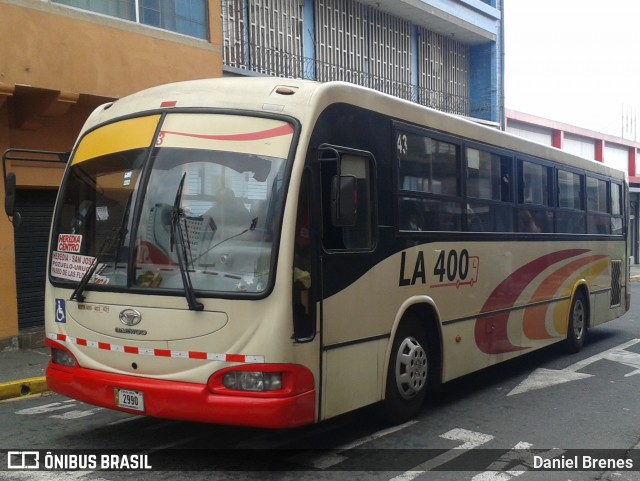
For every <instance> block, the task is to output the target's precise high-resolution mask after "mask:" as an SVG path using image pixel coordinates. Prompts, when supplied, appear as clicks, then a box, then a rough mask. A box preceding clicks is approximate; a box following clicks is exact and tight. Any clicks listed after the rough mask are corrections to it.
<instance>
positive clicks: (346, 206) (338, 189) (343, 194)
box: [331, 175, 358, 227]
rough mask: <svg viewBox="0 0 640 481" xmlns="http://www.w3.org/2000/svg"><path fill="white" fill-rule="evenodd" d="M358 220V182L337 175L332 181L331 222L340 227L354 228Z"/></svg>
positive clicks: (349, 177)
mask: <svg viewBox="0 0 640 481" xmlns="http://www.w3.org/2000/svg"><path fill="white" fill-rule="evenodd" d="M357 219H358V180H357V179H356V178H355V176H353V175H340V176H339V175H336V176H334V177H333V179H332V180H331V220H332V221H333V224H334V225H335V226H338V227H352V226H354V225H356V222H357Z"/></svg>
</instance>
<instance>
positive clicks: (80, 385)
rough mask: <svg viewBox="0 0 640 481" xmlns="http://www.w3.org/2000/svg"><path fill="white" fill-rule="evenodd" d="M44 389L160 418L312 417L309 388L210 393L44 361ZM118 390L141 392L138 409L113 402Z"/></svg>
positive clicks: (248, 422) (290, 421)
mask: <svg viewBox="0 0 640 481" xmlns="http://www.w3.org/2000/svg"><path fill="white" fill-rule="evenodd" d="M46 378H47V384H48V385H49V389H51V390H52V391H55V392H57V393H59V394H62V395H64V396H68V397H71V398H74V399H77V400H79V401H83V402H86V403H89V404H94V405H96V406H101V407H105V408H109V409H115V410H118V411H123V412H127V413H132V414H140V415H145V416H152V417H158V418H165V419H175V420H181V421H195V422H204V423H213V424H227V425H235V426H251V427H258V428H268V429H283V428H292V427H296V426H302V425H305V424H311V423H313V422H315V391H314V390H311V391H307V392H305V393H301V394H297V395H294V396H287V397H275V396H274V397H251V396H246V395H227V394H224V395H221V394H213V393H211V392H210V391H209V389H208V388H207V385H206V384H195V383H187V382H178V381H165V380H159V379H149V378H142V377H133V376H125V375H121V374H114V373H108V372H103V371H95V370H91V369H86V368H82V367H75V368H73V369H71V370H67V369H64V368H62V369H61V368H59V367H58V366H57V365H56V364H53V363H51V362H49V365H48V367H47V370H46ZM118 390H129V391H135V392H137V393H142V397H141V399H143V405H144V410H142V411H139V410H134V409H127V408H122V407H119V406H118V405H117V404H116V399H117V396H118V394H117V393H118Z"/></svg>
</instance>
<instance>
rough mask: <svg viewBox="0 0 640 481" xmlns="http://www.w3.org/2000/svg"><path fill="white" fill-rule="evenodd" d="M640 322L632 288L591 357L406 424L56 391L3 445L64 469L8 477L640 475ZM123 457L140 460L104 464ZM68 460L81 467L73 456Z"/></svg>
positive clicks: (466, 383) (454, 401) (454, 392)
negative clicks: (155, 413) (238, 424)
mask: <svg viewBox="0 0 640 481" xmlns="http://www.w3.org/2000/svg"><path fill="white" fill-rule="evenodd" d="M639 319H640V283H633V284H632V307H631V310H630V311H629V312H628V313H627V314H626V315H625V316H624V317H623V318H621V319H618V320H616V321H613V322H610V323H608V324H605V325H603V326H599V327H597V328H595V329H592V330H590V332H589V338H588V341H587V344H586V345H585V347H584V348H583V350H582V351H581V352H580V353H578V354H575V355H567V354H566V353H565V352H564V351H563V349H562V347H561V346H558V347H552V348H551V349H546V350H544V351H540V352H536V353H533V354H530V355H527V356H524V357H522V358H520V359H517V360H515V361H512V362H510V363H507V364H503V365H499V366H495V367H493V368H490V369H487V370H485V371H482V372H480V373H477V374H474V375H471V376H467V377H465V378H463V379H460V380H456V381H454V382H452V383H450V384H448V385H446V386H445V387H444V389H443V392H442V393H441V394H439V396H438V397H437V398H435V399H430V400H429V401H428V402H427V404H426V405H425V406H424V408H423V410H422V411H421V413H420V415H419V416H418V417H417V418H416V419H415V420H413V421H410V422H408V423H405V424H402V425H399V426H388V425H384V424H382V423H380V422H379V421H377V420H376V416H375V410H374V409H365V410H362V411H360V412H356V413H353V414H350V415H347V416H342V417H340V418H338V419H334V420H331V421H328V422H325V423H321V424H319V425H315V426H310V427H305V428H302V429H296V430H290V431H267V430H257V429H243V428H235V427H225V426H214V425H198V424H193V423H184V422H175V421H166V420H162V419H152V418H144V417H139V416H133V415H129V414H125V413H120V412H116V411H110V410H106V409H102V408H96V407H93V406H90V405H86V404H83V403H80V402H77V401H74V400H70V399H67V398H64V397H62V396H59V395H57V394H49V395H43V396H34V397H28V398H21V399H18V400H15V401H8V402H2V403H0V417H1V418H2V420H3V421H2V426H3V429H2V431H3V437H2V450H3V451H4V452H5V453H6V451H7V450H11V451H32V452H34V451H35V452H39V453H41V454H42V455H41V456H40V459H39V461H40V466H41V468H42V466H43V465H44V453H46V452H50V454H51V456H52V457H50V458H49V461H51V460H52V459H53V460H54V461H55V459H54V458H57V459H58V461H59V463H58V465H57V469H55V470H53V471H51V470H44V469H41V470H39V471H28V470H6V466H7V461H6V460H1V461H0V462H1V463H2V469H3V470H2V471H0V478H2V479H9V480H27V479H28V480H51V479H76V480H81V481H95V480H109V481H117V480H122V479H174V478H180V479H184V478H185V477H186V475H185V472H186V471H189V473H188V476H189V478H190V479H193V480H204V479H225V480H226V479H229V480H231V479H256V480H257V479H292V480H293V479H303V480H304V479H326V480H338V479H344V478H345V477H349V478H351V479H354V480H357V479H367V480H369V479H371V480H394V481H409V480H413V479H417V480H426V479H437V480H463V479H468V480H474V481H507V480H510V479H512V478H513V479H515V478H518V480H522V481H530V480H535V481H538V480H563V481H567V480H572V481H576V480H609V481H613V480H616V481H627V480H640V454H639V453H640V444H639V443H640V403H639V402H638V392H639V388H640V375H639V374H640V324H639ZM111 453H119V454H123V453H124V455H125V456H129V458H126V459H125V460H124V461H123V458H122V457H120V458H119V459H120V461H117V462H119V463H121V464H120V465H118V464H116V465H115V466H114V465H111V466H110V467H111V469H106V470H103V469H101V464H100V461H101V459H102V458H101V456H103V455H110V454H111ZM133 455H136V456H145V457H144V458H140V459H144V460H145V461H146V462H147V463H148V465H150V466H151V468H152V469H145V465H144V464H142V465H141V466H142V469H141V470H139V471H134V470H131V467H132V466H133V464H132V465H131V466H128V467H129V469H128V470H127V469H124V470H121V469H119V468H122V467H124V468H127V465H126V463H134V462H138V461H139V460H140V459H138V458H134V457H132V456H133ZM3 456H5V454H3ZM58 456H59V458H58ZM69 456H71V458H73V459H75V461H73V462H75V463H77V464H73V463H71V464H69V463H68V462H67V461H62V460H63V459H66V460H68V459H71V458H70V457H69ZM74 456H75V457H74ZM81 456H84V458H83V457H81ZM92 456H93V457H92ZM5 457H6V456H5ZM91 460H93V461H95V462H93V463H91V462H90V461H91ZM65 462H66V463H67V464H65ZM123 462H124V463H125V466H122V463H123ZM136 466H138V465H136ZM136 466H134V467H136ZM630 467H631V468H630ZM76 468H80V469H79V470H76ZM545 468H551V470H548V471H546V470H545ZM629 468H630V469H629Z"/></svg>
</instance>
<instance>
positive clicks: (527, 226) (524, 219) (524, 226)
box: [518, 209, 542, 233]
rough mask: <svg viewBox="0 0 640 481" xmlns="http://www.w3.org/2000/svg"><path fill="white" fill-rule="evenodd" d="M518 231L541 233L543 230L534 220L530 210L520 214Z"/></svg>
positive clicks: (523, 210)
mask: <svg viewBox="0 0 640 481" xmlns="http://www.w3.org/2000/svg"><path fill="white" fill-rule="evenodd" d="M518 231H519V232H533V233H540V232H542V229H541V228H540V227H539V226H538V224H537V223H536V221H535V220H534V218H533V216H532V215H531V212H529V210H528V209H522V210H521V211H520V212H518Z"/></svg>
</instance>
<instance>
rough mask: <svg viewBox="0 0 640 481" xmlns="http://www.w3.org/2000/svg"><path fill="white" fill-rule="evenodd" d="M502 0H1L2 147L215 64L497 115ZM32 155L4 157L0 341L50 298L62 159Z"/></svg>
mask: <svg viewBox="0 0 640 481" xmlns="http://www.w3.org/2000/svg"><path fill="white" fill-rule="evenodd" d="M502 1H503V0H359V1H355V0H0V152H5V151H6V150H7V149H16V148H17V149H38V150H48V151H60V152H67V151H69V150H71V148H72V147H73V143H74V141H75V138H76V136H77V134H78V132H79V130H80V128H81V126H82V124H83V123H84V121H85V119H86V118H87V117H88V115H89V114H90V113H91V111H92V110H93V109H94V108H96V107H97V106H98V105H100V104H102V103H104V102H108V101H111V100H114V99H117V98H119V97H122V96H124V95H127V94H129V93H132V92H134V91H138V90H141V89H144V88H147V87H151V86H154V85H159V84H163V83H168V82H173V81H179V80H187V79H194V78H203V77H220V76H223V75H225V76H232V75H235V76H237V75H271V76H279V77H285V78H305V79H312V80H317V81H322V82H324V81H330V80H342V81H347V82H352V83H356V84H359V85H365V86H368V87H371V88H374V89H376V90H380V91H383V92H386V93H389V94H391V95H395V96H398V97H401V98H404V99H407V100H410V101H413V102H417V103H420V104H423V105H427V106H430V107H433V108H436V109H439V110H443V111H446V112H450V113H455V114H458V115H462V116H466V117H470V118H473V119H476V120H478V121H482V122H485V123H488V124H489V125H493V126H496V127H499V126H502V124H503V109H502V98H503V80H502V72H503V68H502V63H501V62H502V60H501V59H502V57H503V56H502V50H503V47H502V42H503V40H502V39H503V35H502V31H503V28H502V17H503V16H502V11H503V8H502ZM17 157H20V156H19V155H17ZM38 159H40V160H42V157H40V156H34V155H33V154H28V156H27V158H25V159H22V158H21V157H20V160H16V159H14V160H10V161H8V162H7V171H9V172H15V173H16V176H17V184H18V185H17V187H18V190H17V195H16V205H17V210H18V211H19V212H20V213H21V214H22V217H23V220H22V225H21V227H20V228H19V229H17V230H15V232H14V229H13V226H12V225H11V223H10V221H9V219H8V218H7V216H5V215H2V216H0V267H1V268H2V271H3V273H4V275H3V276H1V277H0V308H1V309H2V312H3V313H4V316H3V317H2V318H1V319H0V349H3V348H5V347H7V346H9V347H13V346H15V345H16V344H18V343H19V340H24V339H27V338H28V336H29V333H30V332H32V331H33V333H34V335H35V336H36V337H37V336H38V335H41V333H40V334H38V330H39V328H41V326H42V325H43V318H44V309H45V308H47V306H44V305H43V304H44V302H43V297H44V293H43V289H44V280H45V274H46V265H45V264H46V243H47V241H48V234H49V223H50V219H51V213H52V210H53V203H54V201H55V196H56V193H57V188H58V185H59V182H60V180H61V176H62V170H63V163H44V162H41V161H37V160H38ZM0 194H1V195H2V196H3V197H4V184H2V185H1V186H0Z"/></svg>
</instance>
